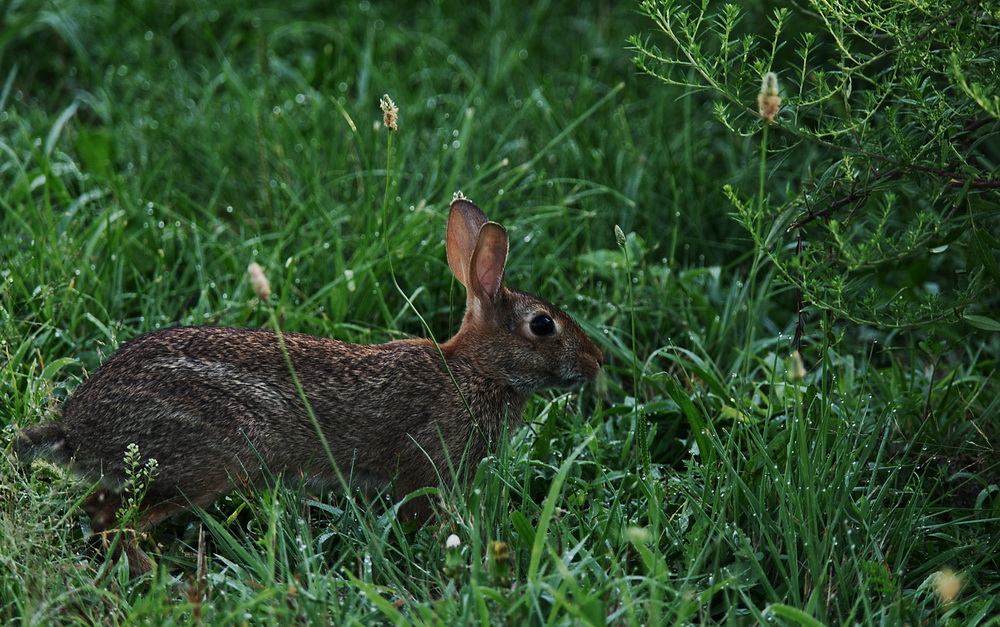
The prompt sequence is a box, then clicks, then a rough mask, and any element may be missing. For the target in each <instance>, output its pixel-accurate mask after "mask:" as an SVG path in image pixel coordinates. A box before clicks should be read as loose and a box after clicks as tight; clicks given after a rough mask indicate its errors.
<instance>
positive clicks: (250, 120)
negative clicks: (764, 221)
mask: <svg viewBox="0 0 1000 627" xmlns="http://www.w3.org/2000/svg"><path fill="white" fill-rule="evenodd" d="M564 4H565V5H567V6H564ZM569 4H570V3H546V2H542V3H533V4H531V5H530V9H529V8H528V7H527V6H526V7H523V8H520V9H517V8H513V7H510V6H508V5H506V4H503V3H498V2H494V3H491V4H489V5H488V6H484V7H482V8H473V7H472V6H471V5H467V4H460V3H456V2H451V1H447V0H446V1H444V2H441V3H438V4H437V5H436V6H427V7H424V6H419V5H418V7H417V8H411V7H410V4H409V3H392V4H390V3H368V2H360V3H347V4H344V5H338V6H337V7H336V8H333V9H326V8H324V5H322V4H321V3H315V5H314V4H312V3H307V2H285V3H271V4H270V5H269V6H265V7H261V8H258V9H247V8H245V7H244V6H243V4H242V3H237V2H229V1H227V0H223V1H222V2H218V1H217V2H213V3H208V2H199V1H192V2H176V3H106V2H96V1H95V2H61V1H54V2H43V1H41V0H38V1H28V2H21V3H8V4H6V5H4V7H3V8H2V9H0V11H3V12H4V13H3V14H0V84H2V86H3V87H2V91H0V190H2V191H0V209H2V214H3V217H2V218H0V219H2V228H3V233H2V235H0V264H2V267H0V372H2V375H0V422H2V424H3V425H7V426H8V427H9V429H8V430H7V431H5V440H4V441H3V444H4V445H6V443H7V441H9V439H10V437H11V436H12V434H13V427H14V426H17V427H21V426H25V425H28V424H33V423H36V422H38V421H40V420H43V419H44V418H46V417H47V416H48V415H50V414H51V413H52V412H54V411H56V410H57V409H58V406H59V404H60V402H61V401H62V400H63V399H64V398H65V397H66V396H67V395H68V394H69V393H71V392H72V390H73V388H74V387H75V386H76V385H77V384H78V383H79V382H80V381H82V380H83V379H84V378H85V377H86V376H87V374H88V373H91V372H93V371H94V370H95V369H96V368H97V367H98V366H99V365H100V364H101V363H102V361H103V359H104V358H106V357H107V355H108V354H110V353H111V352H112V351H113V350H114V349H115V347H116V346H117V345H118V344H119V343H121V342H122V341H124V340H126V339H128V338H131V337H134V336H135V335H138V334H140V333H143V332H145V331H149V330H152V329H155V328H157V327H162V326H168V325H174V324H224V325H238V326H261V325H264V324H267V323H268V321H269V315H270V314H269V312H268V311H267V310H265V309H264V308H262V307H260V306H259V303H258V302H257V301H256V299H255V298H254V297H253V295H252V290H251V288H250V286H249V281H248V279H247V277H246V276H245V270H246V267H247V265H248V264H249V263H250V262H251V261H257V262H258V263H260V264H261V265H262V266H264V268H265V269H266V271H267V272H268V276H269V278H270V280H271V283H272V287H273V289H274V296H273V297H272V298H273V300H272V302H273V306H274V310H275V313H276V315H277V316H279V319H280V324H281V327H282V329H283V330H287V331H300V332H307V333H313V334H317V335H324V336H329V337H336V338H338V339H344V340H349V341H356V342H381V341H386V340H389V339H392V338H396V337H401V336H408V335H420V336H423V335H424V334H425V332H424V329H423V326H422V323H421V321H420V319H419V317H418V316H417V315H416V314H415V313H414V311H413V310H412V309H410V308H409V306H408V305H407V299H409V300H411V301H412V302H413V303H414V305H415V306H416V308H417V309H418V310H419V312H420V314H421V315H422V316H423V318H424V319H425V320H426V321H427V323H428V324H429V326H430V329H431V331H432V332H433V334H434V335H435V337H437V338H439V339H443V338H445V337H447V336H448V335H449V333H451V332H453V331H454V330H455V329H457V326H458V323H459V320H460V317H461V307H462V306H463V304H464V303H463V301H464V295H463V294H462V293H461V292H460V290H459V289H457V288H456V284H455V282H454V281H452V279H451V277H450V273H449V271H448V268H447V263H446V259H445V251H444V228H445V224H446V210H447V205H448V203H449V202H450V200H451V198H452V194H453V193H454V192H455V191H457V190H461V191H462V192H464V193H465V195H466V196H467V197H469V198H471V199H472V200H474V201H475V202H477V203H478V204H479V205H480V206H481V207H483V208H484V210H485V211H486V212H487V214H488V215H490V217H491V218H493V219H496V220H498V221H500V222H502V223H504V224H505V225H506V226H507V227H508V229H509V230H510V233H511V256H510V263H509V267H508V282H509V284H510V285H511V286H514V287H519V288H523V289H527V290H529V291H532V292H535V293H537V294H539V295H541V296H542V297H545V298H547V299H549V300H552V301H554V302H557V303H559V304H560V305H562V306H563V307H564V308H565V309H567V310H568V311H569V312H570V313H571V314H572V315H573V316H574V317H575V318H576V319H577V320H579V321H580V323H581V324H582V325H583V326H584V328H586V329H587V330H588V331H589V332H590V333H591V335H592V336H593V337H594V338H595V340H596V341H597V342H598V343H599V344H600V346H601V348H602V349H603V350H604V351H605V354H606V357H607V365H606V368H605V371H606V375H605V376H603V377H602V378H601V379H600V380H599V381H598V382H597V383H596V384H594V385H592V386H587V387H586V388H584V389H583V390H582V391H580V392H578V393H576V392H575V393H572V394H556V393H547V394H543V395H540V396H538V397H537V398H535V399H534V400H533V401H532V402H531V404H530V405H529V407H528V411H527V418H528V419H529V421H530V426H529V427H528V428H526V429H523V430H520V431H518V432H517V433H512V434H511V436H512V437H511V441H510V443H509V444H507V445H505V446H504V447H503V448H502V449H501V450H499V451H497V453H496V454H495V455H493V456H491V457H490V458H489V459H487V460H485V461H484V462H483V463H482V464H481V465H479V467H478V471H477V472H476V474H475V478H474V480H473V482H472V484H471V485H470V486H469V487H468V489H466V490H454V491H451V492H447V493H442V494H440V497H441V500H442V501H443V505H442V507H441V509H440V515H439V518H438V521H437V522H436V523H435V524H432V525H429V526H426V527H424V528H421V529H418V530H413V529H409V528H404V527H401V526H400V525H399V523H397V522H396V521H395V520H394V519H393V517H392V516H391V515H389V514H386V513H382V511H383V510H381V509H379V508H371V509H370V508H367V507H365V506H364V504H363V503H360V502H359V501H358V500H357V499H356V498H348V497H345V496H338V495H335V494H314V493H312V492H310V491H308V490H306V489H305V488H303V487H302V486H289V487H281V488H276V489H273V490H266V491H262V492H259V493H251V494H242V493H240V494H234V495H232V496H230V497H228V498H226V499H224V500H223V501H221V502H220V503H218V504H217V505H216V506H213V508H211V509H210V510H209V511H206V512H202V513H199V514H198V515H192V516H189V517H187V518H179V519H178V520H177V521H176V523H172V524H170V525H165V526H164V528H163V529H160V530H158V531H157V533H156V534H155V535H154V537H153V538H151V539H150V540H149V542H150V544H151V545H152V543H159V544H158V546H155V547H154V548H152V552H153V553H154V554H155V555H157V556H158V558H159V563H160V565H161V569H160V570H159V571H158V572H157V573H156V574H155V575H153V576H150V577H146V578H140V579H138V580H129V578H128V576H127V571H126V570H125V569H124V568H123V567H121V566H114V565H111V564H108V563H106V562H105V561H104V560H103V558H102V553H101V552H100V551H99V550H98V545H99V542H98V541H97V539H94V538H88V537H87V532H86V528H85V527H84V526H83V525H82V524H81V523H83V522H84V521H83V516H82V514H80V512H79V503H80V502H81V500H82V499H83V498H84V497H85V495H86V494H87V492H88V490H89V488H90V487H91V486H88V485H85V484H83V483H81V482H80V481H78V480H76V479H75V478H73V477H70V476H67V474H66V473H64V472H63V471H62V470H61V469H59V468H56V467H54V466H50V465H47V464H44V463H36V464H35V465H34V466H33V467H32V468H31V469H30V472H28V471H26V470H25V469H22V468H19V467H17V466H16V465H15V464H13V463H12V462H11V461H10V460H9V459H8V458H7V457H6V456H4V457H3V459H2V462H0V495H2V498H0V616H2V617H3V620H4V622H5V623H10V624H26V625H36V624H37V625H47V624H92V623H101V624H135V623H142V622H148V623H155V624H174V623H179V624H197V623H205V624H232V623H243V622H246V623H250V624H269V623H275V624H289V623H306V624H324V623H325V624H350V623H387V622H389V623H406V622H413V623H433V624H479V623H511V624H522V623H525V624H598V623H605V622H610V623H614V624H674V623H678V624H683V623H688V622H696V623H705V622H718V623H731V624H751V623H754V622H761V621H774V622H777V623H778V624H803V623H804V624H812V623H811V622H810V620H812V619H815V620H818V621H819V622H821V623H830V624H842V623H861V624H876V623H878V624H883V623H884V624H899V623H903V622H905V623H909V624H918V623H921V624H927V623H931V624H935V623H944V624H948V623H950V624H963V625H965V624H986V623H988V622H990V621H991V620H993V621H994V623H993V624H995V621H996V615H997V614H998V613H1000V604H998V602H997V601H996V600H995V598H996V597H998V596H1000V557H998V556H1000V498H998V497H997V490H998V487H997V486H998V484H1000V478H998V477H1000V473H998V469H997V462H996V460H997V454H996V442H997V441H998V437H1000V433H998V430H997V426H996V417H997V416H998V415H1000V400H998V398H1000V385H998V374H997V367H998V357H997V356H998V354H1000V340H998V338H997V334H996V333H992V334H991V333H989V332H985V331H977V330H975V329H972V328H971V327H964V326H959V325H955V326H941V327H934V328H928V329H924V330H919V331H907V332H889V331H881V330H878V329H872V328H860V327H856V326H850V325H844V324H843V323H841V322H840V321H837V320H831V319H826V318H824V317H823V316H822V315H820V314H813V315H812V316H811V318H810V321H809V324H808V326H807V329H806V335H805V343H804V346H803V351H802V352H803V355H802V357H803V360H804V364H805V366H806V372H805V374H804V376H802V373H800V372H797V368H795V364H794V362H793V361H791V360H790V358H789V353H790V349H791V335H792V333H793V331H794V324H795V319H796V316H795V313H796V312H795V298H794V295H793V294H791V293H790V292H789V291H788V290H787V288H785V287H784V286H783V285H782V284H781V283H780V282H779V281H778V280H777V278H776V277H775V276H774V272H773V269H772V268H771V267H770V266H768V265H767V264H766V263H755V259H756V256H755V253H754V251H753V247H752V244H751V239H750V237H749V235H748V234H747V232H746V231H745V230H744V229H743V227H741V226H740V225H739V224H738V223H737V221H736V220H734V219H732V217H731V216H730V213H731V212H732V206H731V205H730V204H729V203H728V201H727V200H726V197H725V195H724V193H723V185H724V184H730V185H733V186H735V187H736V188H738V189H741V190H744V191H745V192H746V193H747V194H753V193H754V192H755V191H756V189H757V185H758V175H759V172H760V169H759V168H758V167H757V165H758V162H757V159H758V154H759V149H758V148H757V147H756V146H753V145H750V144H749V143H744V142H743V141H742V140H740V139H738V138H733V137H731V136H729V135H727V133H726V131H725V129H724V128H720V126H719V125H718V124H717V123H715V121H714V118H713V116H712V112H711V108H710V107H709V106H708V104H707V103H706V102H705V101H704V100H702V99H699V98H698V97H697V96H693V97H692V96H683V94H682V93H681V92H679V91H672V90H671V89H670V88H667V87H664V86H663V85H661V84H658V83H657V82H655V81H653V80H651V79H648V78H646V77H643V76H640V75H638V74H637V73H636V70H635V68H634V66H633V65H632V64H631V61H630V57H631V53H630V51H629V50H627V49H626V43H625V42H626V38H627V36H629V35H631V34H634V33H646V32H648V31H649V30H650V25H649V24H647V23H646V22H644V19H643V18H642V17H641V16H640V15H638V14H637V13H636V12H635V7H631V6H629V5H627V4H619V3H610V2H607V3H595V4H594V5H593V6H590V5H585V6H582V7H575V8H572V7H570V6H568V5H569ZM396 5H398V6H396ZM385 93H388V94H389V95H390V96H391V97H392V98H393V100H394V101H395V102H396V104H397V105H398V106H399V108H400V128H399V131H398V132H397V134H396V135H395V136H394V137H393V144H392V150H393V157H392V160H391V161H388V160H387V148H388V135H387V131H386V129H384V128H380V127H379V126H377V122H379V121H380V120H381V113H380V112H379V110H378V99H379V97H380V96H381V95H382V94H385ZM387 163H388V164H389V171H388V172H387V171H386V166H387ZM776 178H777V179H779V180H780V176H778V175H776ZM780 184H782V185H783V184H784V183H783V182H782V183H780ZM386 194H388V196H386ZM386 197H387V198H388V206H387V211H386V212H385V215H386V216H387V220H386V221H383V211H382V209H383V199H384V198H386ZM616 225H618V226H620V227H621V229H622V232H623V234H624V235H625V239H626V241H625V250H623V249H622V248H620V247H619V245H618V244H617V242H616V238H615V230H614V227H615V226H616ZM761 228H763V227H761ZM386 242H388V247H389V250H388V251H387V250H386V247H385V243H386ZM626 252H627V255H626V254H625V253H626ZM390 261H391V265H392V268H393V269H394V271H395V280H396V281H398V283H399V286H400V290H401V291H402V293H400V291H397V289H396V288H395V286H394V284H393V276H392V275H391V274H390ZM630 281H631V283H630ZM641 421H648V427H649V429H648V432H647V441H646V442H644V443H643V442H639V441H638V440H637V438H638V436H639V434H640V433H642V432H643V431H642V430H641V429H639V428H637V426H638V425H639V424H640V422H641ZM647 448H648V451H649V456H650V461H651V464H650V467H649V469H648V471H647V470H646V469H645V468H644V464H643V463H642V461H643V460H642V451H644V450H645V449H647ZM199 533H201V534H203V536H204V547H205V550H204V558H205V559H204V561H203V563H202V564H201V565H200V566H199V564H198V559H197V555H198V553H199V550H198V547H199ZM450 534H456V535H457V536H458V537H459V538H460V539H461V541H462V546H461V548H460V549H458V550H457V552H456V554H457V557H454V556H453V558H452V559H453V560H454V561H457V562H458V564H457V566H454V567H449V566H447V565H446V562H447V559H448V556H447V550H446V548H445V540H446V538H447V537H448V536H449V535H450ZM496 542H501V543H504V545H503V546H504V547H505V549H506V551H507V556H506V557H504V551H503V550H500V549H498V548H497V547H496V546H495V545H494V543H496ZM945 569H950V570H952V571H955V572H957V573H959V574H960V575H961V577H962V578H963V581H964V588H963V591H962V593H961V594H960V596H959V597H958V598H957V599H956V600H955V601H954V602H953V603H951V604H944V603H942V602H940V601H939V599H938V598H937V597H936V596H935V592H934V590H935V587H934V581H935V578H936V577H937V576H938V573H940V572H942V571H944V570H945Z"/></svg>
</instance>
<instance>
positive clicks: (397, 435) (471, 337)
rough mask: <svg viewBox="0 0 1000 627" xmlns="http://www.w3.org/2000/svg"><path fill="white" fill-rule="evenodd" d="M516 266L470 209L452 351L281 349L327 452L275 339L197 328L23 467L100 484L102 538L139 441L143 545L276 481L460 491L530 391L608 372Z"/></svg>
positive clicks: (74, 402)
mask: <svg viewBox="0 0 1000 627" xmlns="http://www.w3.org/2000/svg"><path fill="white" fill-rule="evenodd" d="M507 251H508V238H507V232H506V230H505V229H504V227H503V226H501V225H500V224H498V223H496V222H490V221H489V220H488V219H487V217H486V215H485V214H484V213H483V212H482V211H481V210H480V209H479V208H478V207H477V206H476V205H474V204H473V203H472V202H470V201H468V200H466V199H464V198H462V197H459V198H457V199H456V200H454V202H452V204H451V208H450V213H449V218H448V230H447V256H448V264H449V266H450V268H451V271H452V273H453V274H454V275H455V278H456V279H458V281H459V282H460V283H461V284H462V285H463V286H465V288H466V291H467V297H466V306H465V315H464V317H463V319H462V324H461V328H460V329H459V330H458V333H457V334H455V336H454V337H452V338H451V339H449V340H448V341H446V342H444V343H442V344H440V346H438V345H436V344H435V343H434V342H432V341H430V340H427V339H404V340H397V341H392V342H388V343H386V344H378V345H370V346H363V345H357V344H351V343H347V342H341V341H337V340H332V339H326V338H320V337H313V336H309V335H304V334H299V333H282V334H281V336H282V339H283V341H284V344H285V346H286V347H287V353H288V357H289V358H290V361H291V364H292V366H293V368H294V372H295V374H296V375H297V378H298V381H299V382H300V383H301V386H302V390H303V392H304V394H305V396H306V398H307V399H308V404H309V407H310V408H311V410H312V412H313V414H314V416H315V419H316V421H317V423H318V425H319V427H320V428H321V431H322V436H323V438H320V437H319V435H318V434H317V431H316V428H315V426H314V422H313V420H312V419H311V418H310V416H309V414H308V411H307V409H306V406H305V405H304V404H303V403H302V401H301V397H300V393H299V391H298V388H297V387H296V385H295V382H294V380H293V377H292V375H291V373H290V370H289V367H288V364H287V362H286V359H285V356H284V354H283V352H282V349H281V347H280V344H279V337H278V335H277V333H276V332H275V331H273V330H265V329H246V328H230V327H212V326H191V327H172V328H166V329H160V330H157V331H152V332H150V333H146V334H144V335H140V336H138V337H136V338H134V339H132V340H130V341H128V342H126V343H124V344H123V345H122V346H121V347H120V349H119V350H118V351H117V352H115V353H114V354H113V355H112V356H111V357H109V358H108V360H107V361H106V362H105V363H104V365H102V366H101V367H100V368H99V369H98V370H97V371H96V372H94V374H93V375H92V376H91V377H90V378H89V379H87V380H86V381H85V382H84V383H83V384H81V385H80V386H79V388H78V389H77V390H76V391H75V393H74V394H72V395H71V396H70V397H69V398H68V399H67V400H66V402H65V403H64V405H63V406H62V408H61V412H60V414H61V420H59V421H51V422H47V423H42V424H39V425H37V426H34V427H29V428H27V429H24V430H23V431H22V432H20V433H19V434H18V437H17V440H16V442H15V447H14V448H15V453H16V454H17V455H18V457H19V458H20V459H22V460H30V459H31V458H33V457H34V456H36V455H43V456H47V457H49V458H50V459H52V460H53V461H56V462H60V463H63V464H67V465H70V467H71V468H72V469H73V470H75V471H76V472H77V473H79V474H82V475H84V476H86V477H88V478H90V479H92V480H95V481H97V480H99V481H100V485H99V488H98V489H97V490H96V491H95V492H94V493H93V494H91V495H90V496H89V497H88V498H87V499H86V500H85V502H84V510H85V512H86V513H87V514H88V515H89V517H90V519H91V523H92V528H93V530H94V531H95V532H103V531H105V530H108V529H110V528H112V527H114V526H115V523H116V522H117V521H116V516H117V513H118V511H119V509H120V508H121V505H122V495H121V490H122V487H123V485H125V483H126V478H127V475H126V470H127V469H126V467H125V461H124V457H125V451H126V447H127V446H128V445H129V444H132V443H134V444H135V445H137V446H138V449H139V453H140V456H141V458H142V460H146V459H149V458H152V459H155V460H156V462H157V467H156V473H155V475H154V476H153V478H152V480H151V482H150V484H149V486H148V491H147V492H146V494H145V497H144V499H143V501H142V503H141V505H140V513H139V523H138V528H139V529H138V530H139V531H145V530H148V529H150V528H152V527H153V526H155V525H156V524H158V523H160V522H162V521H163V520H165V519H167V518H169V517H171V516H173V515H174V514H177V513H178V512H181V511H184V510H188V509H190V508H191V507H192V506H194V507H199V508H204V507H207V506H208V505H209V504H211V503H212V502H213V501H215V500H216V499H218V498H219V497H220V496H222V495H223V494H225V493H226V492H228V491H229V490H231V489H232V488H233V487H234V483H235V484H237V485H245V486H253V485H257V484H261V483H263V482H264V481H265V477H266V476H268V472H270V473H273V474H284V475H286V476H289V477H302V478H305V479H306V480H308V481H309V482H310V483H312V484H318V485H319V486H324V487H333V488H340V487H342V485H341V480H340V479H339V477H338V475H340V476H343V477H346V478H348V480H349V481H350V482H351V485H352V486H358V487H360V488H362V489H366V490H369V491H372V490H383V489H385V488H386V487H387V486H390V485H391V486H392V489H393V493H394V494H395V495H401V496H402V495H406V494H409V493H410V492H413V491H414V490H417V489H419V488H423V487H427V486H437V485H439V484H440V482H441V481H442V480H443V481H445V482H448V481H449V480H450V477H451V474H452V473H451V472H450V471H449V464H448V462H449V460H454V461H455V464H454V467H458V461H459V460H461V459H462V456H463V455H465V454H467V455H468V457H467V460H468V461H470V462H472V464H476V463H478V462H479V461H480V460H481V459H483V458H484V457H486V455H487V454H488V452H489V451H490V450H491V449H493V448H494V447H496V445H497V443H498V439H499V438H500V437H501V435H502V434H503V433H506V432H507V431H509V430H512V429H513V428H515V427H516V426H518V424H519V423H520V421H521V419H522V413H523V411H524V408H525V404H526V401H527V399H528V397H529V395H530V394H531V393H532V392H534V391H536V390H540V389H544V388H571V387H575V386H578V385H580V384H582V383H584V382H586V381H589V380H593V379H594V378H595V377H596V376H597V374H598V372H599V370H600V368H601V365H602V354H601V351H600V350H599V349H598V348H597V346H595V345H594V343H593V342H592V341H591V340H590V338H588V337H587V335H586V333H585V332H584V331H583V330H582V329H581V328H580V327H579V326H578V325H577V324H576V323H575V322H574V321H573V320H572V319H570V318H569V316H567V315H566V314H565V313H564V312H562V311H561V310H559V309H558V308H557V307H555V306H553V305H551V304H549V303H547V302H545V301H543V300H541V299H539V298H537V297H535V296H532V295H530V294H527V293H525V292H520V291H516V290H513V289H509V288H507V287H506V286H505V285H504V266H505V264H506V260H507ZM323 439H325V440H326V442H327V443H328V446H329V450H330V452H331V453H332V463H331V459H330V456H329V455H328V454H327V452H326V448H325V446H324V444H323V441H322V440H323ZM469 465H471V464H468V463H467V464H466V466H467V467H468V466H469ZM460 479H462V480H465V479H467V477H466V476H462V477H460ZM401 513H402V514H403V515H404V516H406V517H408V518H410V519H416V520H418V521H424V520H426V519H427V518H428V517H429V516H430V514H431V510H430V504H429V503H428V502H427V501H426V499H421V498H418V499H414V500H412V501H409V502H408V503H407V504H406V505H405V506H404V511H402V512H401ZM106 537H107V536H106ZM123 544H124V550H125V553H126V555H127V557H128V558H129V568H130V570H131V571H132V572H133V574H140V573H143V572H148V571H149V570H150V569H151V568H152V563H151V561H150V559H149V557H148V556H147V555H145V553H143V552H142V551H141V550H140V549H139V548H138V546H136V545H135V543H134V541H124V542H123ZM113 557H114V556H113Z"/></svg>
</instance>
